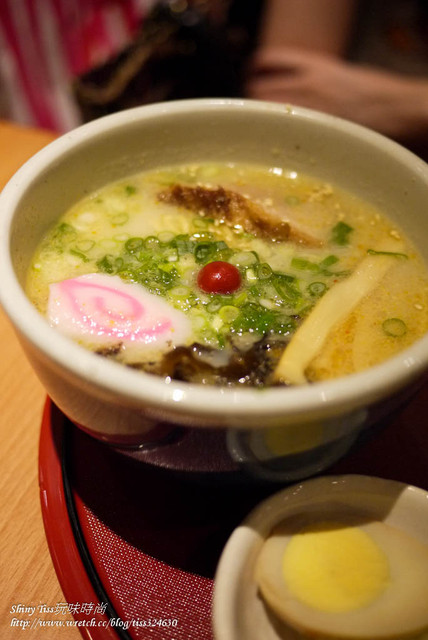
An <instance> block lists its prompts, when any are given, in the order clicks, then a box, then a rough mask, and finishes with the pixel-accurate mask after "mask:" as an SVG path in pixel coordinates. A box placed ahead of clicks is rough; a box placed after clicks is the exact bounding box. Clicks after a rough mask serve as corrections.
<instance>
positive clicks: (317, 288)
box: [308, 282, 327, 296]
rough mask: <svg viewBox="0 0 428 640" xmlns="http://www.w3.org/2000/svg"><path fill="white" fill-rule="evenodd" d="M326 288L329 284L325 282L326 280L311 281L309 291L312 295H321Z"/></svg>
mask: <svg viewBox="0 0 428 640" xmlns="http://www.w3.org/2000/svg"><path fill="white" fill-rule="evenodd" d="M326 289H327V285H326V284H324V282H311V284H310V285H309V286H308V291H309V293H310V294H311V296H320V295H322V294H323V293H324V292H325V291H326Z"/></svg>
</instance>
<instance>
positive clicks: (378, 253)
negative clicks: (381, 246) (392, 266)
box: [367, 249, 409, 260]
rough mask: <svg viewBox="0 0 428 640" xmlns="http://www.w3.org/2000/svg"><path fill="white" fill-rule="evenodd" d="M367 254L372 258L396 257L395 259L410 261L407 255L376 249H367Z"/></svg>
mask: <svg viewBox="0 0 428 640" xmlns="http://www.w3.org/2000/svg"><path fill="white" fill-rule="evenodd" d="M367 253H368V254H369V255H370V256H394V257H395V258H404V259H405V260H407V259H408V257H409V256H408V255H407V254H406V253H398V252H396V251H376V250H375V249H367Z"/></svg>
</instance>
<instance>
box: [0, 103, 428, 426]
mask: <svg viewBox="0 0 428 640" xmlns="http://www.w3.org/2000/svg"><path fill="white" fill-rule="evenodd" d="M219 110H220V111H227V110H231V111H233V112H235V111H237V110H245V112H246V113H250V114H251V113H257V114H258V115H260V113H262V114H264V113H266V114H269V113H274V114H276V115H279V114H281V115H282V116H284V117H288V118H297V119H300V120H309V121H316V122H317V123H319V124H320V125H322V126H323V127H325V128H329V129H333V130H335V131H336V132H346V133H347V135H351V136H355V137H358V138H359V139H361V140H363V141H365V142H366V144H368V145H371V146H372V147H376V148H378V149H380V150H382V151H383V152H385V153H387V154H388V155H389V156H392V157H394V158H395V159H396V160H397V161H399V162H400V163H403V165H405V166H407V168H409V169H411V171H412V172H413V173H414V174H415V175H419V176H420V177H421V179H422V180H425V181H426V184H427V192H428V165H427V164H426V163H425V162H424V161H423V160H422V159H420V158H419V157H417V156H416V155H414V154H413V153H412V152H410V151H408V150H407V149H405V148H403V147H401V146H400V145H399V144H397V143H395V142H394V141H392V140H390V139H388V138H386V137H384V136H382V135H380V134H378V133H376V132H374V131H371V130H369V129H366V128H365V127H362V126H361V125H358V124H355V123H351V122H348V121H346V120H343V119H341V118H337V117H335V116H330V115H327V114H324V113H321V112H317V111H313V110H310V109H306V108H302V107H296V106H291V105H284V104H277V103H269V102H261V101H257V100H247V99H232V98H203V99H191V100H178V101H171V102H168V103H158V104H152V105H143V106H139V107H134V108H132V109H128V110H125V111H121V112H117V113H114V114H111V115H108V116H104V117H102V118H99V119H97V120H94V121H92V122H89V123H86V124H84V125H81V126H80V127H77V128H76V129H73V130H72V131H70V132H68V133H66V134H63V135H62V136H60V137H59V138H57V139H56V140H54V141H53V142H51V143H49V144H48V145H47V146H46V147H44V148H43V149H41V150H40V151H39V152H38V153H36V154H35V155H34V156H33V157H32V158H30V159H29V160H28V161H27V162H26V163H25V164H24V165H23V166H22V167H21V168H20V169H19V170H18V171H17V172H16V173H15V174H14V176H12V178H11V179H10V180H9V182H8V183H7V184H6V186H5V187H4V189H3V191H2V193H1V194H0V210H1V211H2V215H1V216H0V273H2V285H1V287H0V305H1V306H2V307H3V309H4V311H5V312H6V314H7V315H8V316H9V319H10V320H11V322H12V324H13V325H14V327H15V329H16V330H17V331H18V333H19V334H21V336H22V337H23V338H24V339H25V340H26V341H27V342H29V343H30V344H31V345H32V346H33V347H35V348H36V349H38V350H39V351H41V352H42V353H43V354H44V357H45V358H48V359H50V360H51V361H52V362H53V363H55V365H57V366H59V367H61V369H62V370H63V371H64V373H67V374H68V375H71V376H73V377H75V376H77V377H78V378H80V379H86V380H88V378H89V380H90V381H91V384H92V385H93V386H96V387H97V388H98V389H99V390H104V391H105V393H107V394H109V393H113V394H114V395H115V396H117V395H118V394H119V395H120V396H121V397H122V398H123V399H124V400H126V402H127V403H129V404H132V405H137V406H138V405H140V404H141V402H144V403H145V404H146V405H149V406H152V407H156V408H160V407H162V408H164V409H165V408H166V407H168V406H169V407H170V408H172V407H173V409H174V412H176V413H180V414H188V415H192V414H197V413H200V412H201V411H203V413H204V414H205V415H207V416H215V415H218V412H219V396H220V397H221V410H222V412H224V413H225V414H228V415H229V416H238V415H245V414H248V413H251V414H253V415H258V416H260V417H262V416H275V415H280V414H283V413H284V412H285V413H287V414H288V415H290V416H293V415H296V416H297V415H299V414H300V413H301V412H302V410H304V412H305V413H306V414H307V413H308V412H311V411H317V410H320V408H322V409H325V408H326V407H329V409H330V410H334V409H337V410H339V408H341V407H343V406H344V405H346V406H347V407H349V408H352V407H358V406H360V405H361V404H362V402H361V399H364V404H366V405H367V404H369V403H371V402H375V401H377V400H381V399H382V398H383V397H385V396H386V395H389V394H390V393H392V392H393V391H395V390H397V389H399V388H401V387H404V386H405V384H406V382H407V381H409V382H411V381H412V380H413V379H414V378H416V377H417V376H418V375H420V374H421V373H422V372H423V371H424V370H425V369H426V368H427V367H428V334H427V335H425V336H423V337H422V338H421V339H419V340H418V341H417V342H415V343H413V344H412V345H411V346H409V347H408V348H406V349H405V350H404V351H402V352H401V353H399V354H398V355H396V356H394V357H392V358H390V359H388V360H387V361H385V362H383V363H381V364H379V365H376V366H374V367H371V368H370V369H368V370H366V371H363V372H360V373H355V374H351V375H348V376H344V377H342V378H337V379H334V380H329V381H324V382H317V383H314V384H311V385H304V386H299V387H291V388H287V389H286V393H284V391H285V390H284V388H283V387H278V388H266V389H263V390H258V389H250V388H244V389H230V388H221V387H215V388H213V387H210V388H206V387H204V386H202V385H197V384H193V383H183V382H177V381H169V380H164V379H163V378H158V377H157V376H153V375H151V374H147V373H144V372H140V371H133V370H130V369H127V368H125V367H123V365H120V364H118V363H115V362H109V361H106V360H105V359H102V358H100V357H99V356H97V355H96V354H93V353H91V352H89V351H88V350H86V349H85V348H84V347H81V346H80V345H78V344H76V343H74V342H73V341H72V340H71V339H70V338H67V337H65V336H63V335H61V334H60V333H59V332H56V331H54V330H52V328H51V327H50V326H49V325H48V322H47V321H46V319H45V318H43V317H42V316H41V315H40V314H39V312H38V311H37V310H36V309H35V308H34V307H33V305H32V303H31V302H30V301H29V300H28V298H27V297H26V295H25V293H24V291H23V289H22V287H21V285H20V284H19V282H18V280H17V277H16V275H15V273H14V270H13V266H12V261H11V258H10V256H9V253H10V252H9V243H10V230H11V223H12V219H13V213H14V210H15V208H16V207H17V205H18V204H19V202H20V199H21V197H22V195H23V193H24V191H25V190H26V189H27V188H28V187H30V186H31V184H32V183H33V182H34V181H35V180H36V179H37V177H38V176H39V175H40V174H42V173H43V172H44V171H46V170H48V169H49V168H50V167H51V166H52V165H53V164H54V163H55V162H56V159H57V158H58V157H59V156H61V155H62V154H63V153H65V152H67V151H69V150H70V149H71V148H73V149H75V148H78V147H79V145H84V144H86V143H87V142H88V139H96V138H97V137H98V136H101V135H105V134H106V132H107V131H108V130H111V129H115V130H117V129H120V128H122V127H124V128H126V127H129V126H130V125H134V124H136V125H138V122H140V121H144V120H149V119H151V118H159V117H164V116H166V117H171V115H172V114H180V113H181V114H186V113H202V112H203V113H205V114H207V113H211V114H212V113H214V112H216V111H219Z"/></svg>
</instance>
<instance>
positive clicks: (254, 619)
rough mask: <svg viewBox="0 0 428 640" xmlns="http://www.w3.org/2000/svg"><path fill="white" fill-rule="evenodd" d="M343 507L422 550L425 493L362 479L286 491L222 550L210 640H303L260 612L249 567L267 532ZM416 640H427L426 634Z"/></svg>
mask: <svg viewBox="0 0 428 640" xmlns="http://www.w3.org/2000/svg"><path fill="white" fill-rule="evenodd" d="M343 507H345V508H346V510H347V511H349V509H352V510H353V509H355V510H356V511H358V512H362V511H363V512H365V513H366V514H367V515H369V516H372V517H373V519H376V520H382V521H384V522H385V523H388V524H390V525H392V526H394V527H396V528H398V529H401V530H403V531H404V532H406V533H407V534H409V535H411V536H413V537H415V538H417V539H419V540H420V541H422V542H424V543H426V544H428V493H427V492H426V491H424V490H422V489H419V488H417V487H413V486H410V485H407V484H404V483H401V482H396V481H392V480H384V479H381V478H376V477H368V476H362V475H343V476H325V477H319V478H315V479H312V480H307V481H305V482H302V483H299V484H295V485H293V486H291V487H288V488H286V489H284V490H282V491H280V492H278V493H276V494H274V495H273V496H271V497H270V498H268V499H267V500H265V501H264V502H262V503H261V504H260V505H259V506H257V507H256V508H255V509H254V510H253V511H252V512H251V513H250V514H249V516H248V517H247V518H246V519H245V521H244V522H243V523H242V524H241V525H240V526H239V527H237V528H236V529H235V531H234V532H233V533H232V535H231V537H230V538H229V540H228V542H227V544H226V546H225V548H224V550H223V553H222V555H221V558H220V562H219V565H218V568H217V572H216V576H215V585H214V602H213V626H214V636H215V639H216V640H260V639H263V640H298V639H300V638H303V637H304V636H302V635H301V634H299V633H298V632H297V631H295V630H294V629H292V628H291V627H289V626H287V625H285V624H283V623H281V622H279V621H278V619H277V618H275V616H274V615H273V614H272V613H270V612H269V610H268V609H267V608H266V606H265V604H264V602H263V600H262V599H261V597H260V595H259V593H258V588H257V584H256V582H255V580H254V577H253V576H254V567H255V562H256V559H257V556H258V554H259V552H260V549H261V547H262V545H263V542H264V541H265V539H266V538H267V536H268V535H269V533H270V532H271V530H272V529H273V528H274V527H275V526H276V525H277V524H279V523H280V522H281V521H283V520H284V519H285V518H288V517H290V516H293V515H295V514H299V513H302V512H304V513H305V514H308V512H310V511H318V512H319V511H320V510H323V511H324V510H326V511H327V510H328V511H330V512H331V510H336V509H337V510H338V512H339V511H340V510H341V509H343ZM414 640H416V638H414ZM417 640H428V632H425V633H424V634H422V635H419V636H418V638H417Z"/></svg>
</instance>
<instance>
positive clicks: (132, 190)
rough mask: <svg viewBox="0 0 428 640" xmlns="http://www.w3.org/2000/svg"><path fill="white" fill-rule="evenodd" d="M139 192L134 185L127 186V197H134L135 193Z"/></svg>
mask: <svg viewBox="0 0 428 640" xmlns="http://www.w3.org/2000/svg"><path fill="white" fill-rule="evenodd" d="M136 191H137V187H135V186H134V185H133V184H127V185H126V186H125V193H126V195H127V196H132V195H134V193H136Z"/></svg>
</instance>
